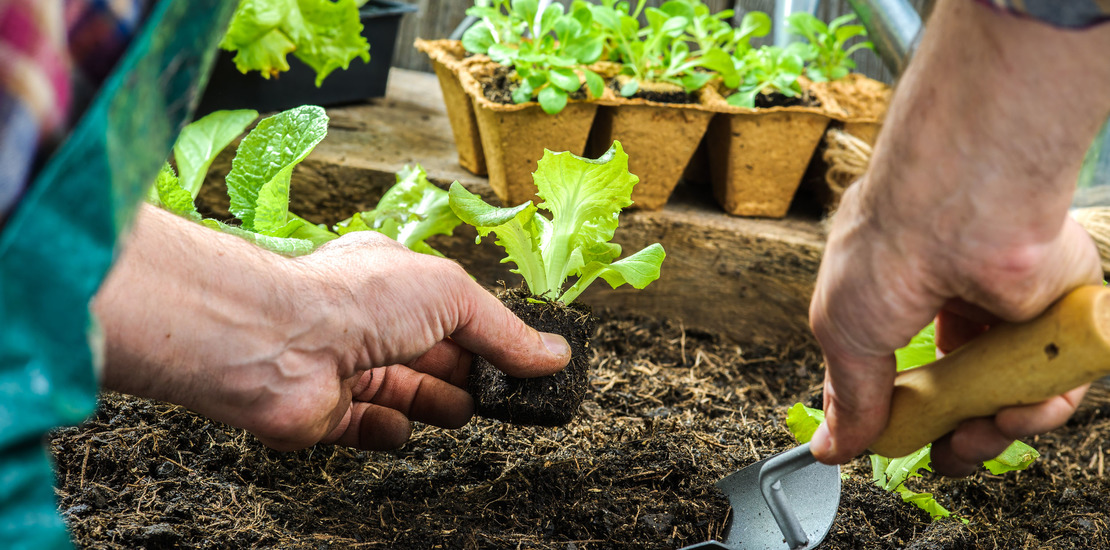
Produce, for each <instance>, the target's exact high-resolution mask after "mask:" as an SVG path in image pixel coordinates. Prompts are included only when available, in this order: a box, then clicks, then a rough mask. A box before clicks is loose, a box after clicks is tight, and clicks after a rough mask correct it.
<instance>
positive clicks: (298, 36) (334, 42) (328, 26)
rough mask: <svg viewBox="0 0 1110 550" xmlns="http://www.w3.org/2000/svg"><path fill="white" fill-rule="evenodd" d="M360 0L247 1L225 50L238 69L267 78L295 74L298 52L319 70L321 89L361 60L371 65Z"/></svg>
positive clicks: (237, 15)
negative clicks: (338, 72)
mask: <svg viewBox="0 0 1110 550" xmlns="http://www.w3.org/2000/svg"><path fill="white" fill-rule="evenodd" d="M358 6H359V2H356V1H355V0H334V1H333V0H241V1H240V3H239V7H238V8H236V10H235V15H234V16H233V17H232V20H231V24H230V25H229V26H228V30H227V34H226V35H225V36H224V39H223V41H221V42H220V47H221V48H223V49H225V50H228V51H234V52H237V53H236V55H235V66H236V67H237V68H238V69H239V70H240V71H241V72H243V73H246V72H249V71H258V72H260V73H261V74H262V76H263V77H265V78H270V77H271V76H277V75H278V74H280V73H282V72H284V71H288V70H289V63H288V61H287V60H286V55H288V54H290V53H292V54H293V55H295V56H297V58H298V59H300V60H301V61H303V62H304V63H305V64H306V65H308V66H310V67H312V68H313V69H315V70H316V85H317V86H319V85H320V84H321V83H323V81H324V78H325V77H327V75H328V74H329V73H330V72H331V71H333V70H335V69H337V68H344V69H346V68H347V66H348V65H349V64H350V62H351V61H352V60H354V59H355V58H356V57H360V58H362V60H363V61H364V62H369V61H370V44H369V43H368V42H367V41H366V38H365V37H363V36H362V22H361V21H360V20H359V14H358Z"/></svg>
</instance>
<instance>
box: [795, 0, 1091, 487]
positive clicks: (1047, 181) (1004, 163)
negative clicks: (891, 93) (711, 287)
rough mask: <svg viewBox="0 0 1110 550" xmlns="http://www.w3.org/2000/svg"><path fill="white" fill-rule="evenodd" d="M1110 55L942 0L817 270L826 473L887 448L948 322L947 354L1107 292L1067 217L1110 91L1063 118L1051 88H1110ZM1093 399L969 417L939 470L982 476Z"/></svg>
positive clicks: (1086, 39) (937, 450) (1067, 36)
mask: <svg viewBox="0 0 1110 550" xmlns="http://www.w3.org/2000/svg"><path fill="white" fill-rule="evenodd" d="M1046 41H1049V42H1051V43H1052V46H1051V47H1046V46H1045V44H1046ZM1108 46H1110V34H1108V29H1105V28H1104V29H1096V30H1092V31H1084V32H1077V31H1062V30H1059V29H1054V28H1051V27H1048V26H1045V25H1042V24H1040V23H1037V22H1035V21H1032V20H1027V19H1019V18H1016V17H1011V16H1008V15H1003V14H999V13H997V12H994V11H992V10H991V9H990V8H988V7H985V6H982V5H979V4H976V3H972V2H962V1H958V0H956V1H953V0H942V1H941V2H940V3H938V5H937V7H936V9H935V11H934V14H933V16H932V19H931V20H930V28H929V32H928V33H927V34H926V36H925V39H924V41H923V43H922V45H921V48H920V50H919V51H918V53H917V54H916V58H915V59H914V61H913V63H911V65H910V68H909V69H908V71H907V73H906V74H905V75H904V76H903V78H902V80H901V82H900V84H899V87H898V89H897V91H896V94H895V97H894V99H893V100H892V103H891V108H890V111H889V113H888V116H887V120H886V122H885V124H884V130H883V133H882V135H881V136H880V138H879V142H878V143H877V144H876V148H875V152H874V155H873V157H872V160H871V166H870V168H869V171H868V173H867V174H866V175H865V176H864V178H863V179H862V180H861V181H860V182H858V183H857V184H855V185H854V186H853V187H852V188H850V189H849V191H848V193H846V195H845V197H844V199H843V201H842V202H841V205H840V210H839V211H838V212H837V214H836V216H835V218H834V220H833V224H832V227H831V229H830V234H829V241H828V246H827V248H826V250H825V254H824V258H823V260H822V264H821V269H820V271H819V274H818V279H817V284H816V290H815V294H814V297H813V301H812V304H811V307H810V321H811V324H812V327H813V331H814V334H815V336H816V338H817V340H818V342H819V343H820V344H821V347H822V349H823V351H824V354H825V359H826V364H827V371H826V378H825V396H824V397H825V409H826V411H825V412H826V423H825V424H824V426H823V427H822V428H821V429H819V430H818V432H817V433H816V434H815V436H814V439H813V443H812V449H813V451H814V454H815V455H816V456H817V457H818V458H819V459H820V460H822V461H824V462H828V463H842V462H846V461H848V460H850V459H851V458H853V457H854V456H856V455H857V454H859V453H861V452H863V451H864V450H865V449H866V448H867V446H868V445H870V444H871V443H872V442H873V441H874V440H875V439H876V438H877V437H878V435H879V433H880V432H881V430H882V428H883V427H884V426H885V424H886V421H887V415H888V411H889V405H890V397H891V391H892V388H893V380H894V375H895V363H894V355H893V353H894V350H895V349H897V348H899V347H902V346H904V345H905V344H907V343H908V342H909V340H910V338H912V337H913V335H914V334H916V333H917V332H918V331H919V330H920V329H922V328H923V327H924V326H925V325H927V324H928V323H929V321H931V320H933V319H934V317H935V318H936V320H937V339H938V348H939V349H940V350H941V351H950V350H952V349H954V348H956V347H958V346H959V345H962V344H963V343H965V342H967V341H968V340H969V339H971V338H973V337H974V336H975V335H977V334H979V333H980V332H982V331H983V330H986V329H988V327H989V326H990V325H991V324H993V323H995V322H997V321H999V320H1005V321H1023V320H1028V319H1031V318H1033V317H1035V316H1036V315H1037V314H1039V313H1040V312H1041V311H1043V310H1044V309H1045V308H1047V307H1048V306H1049V305H1050V304H1051V303H1053V302H1054V301H1056V300H1057V299H1058V298H1059V297H1061V296H1062V295H1063V294H1065V293H1066V292H1067V291H1069V290H1071V289H1073V288H1075V287H1078V286H1080V285H1083V284H1092V283H1098V282H1099V281H1100V279H1101V275H1102V274H1101V268H1100V266H1099V261H1098V254H1097V251H1096V250H1095V248H1094V245H1093V244H1092V242H1091V240H1090V237H1089V236H1088V235H1087V234H1086V233H1085V232H1084V231H1083V230H1082V228H1080V227H1079V226H1078V225H1077V224H1075V223H1074V222H1073V221H1071V220H1070V219H1069V218H1068V217H1067V209H1068V205H1069V202H1070V200H1071V193H1072V191H1073V189H1074V185H1075V181H1076V178H1077V174H1078V167H1079V164H1080V161H1081V159H1082V156H1083V153H1084V151H1085V150H1086V147H1087V146H1088V145H1089V144H1090V142H1091V140H1092V139H1093V137H1094V135H1095V133H1096V132H1097V130H1098V127H1099V124H1100V123H1101V121H1102V120H1105V117H1106V115H1107V114H1108V112H1110V103H1108V102H1107V101H1106V99H1105V94H1101V92H1099V93H1094V92H1092V93H1090V94H1087V93H1079V94H1076V95H1075V96H1074V97H1073V99H1075V101H1074V102H1064V103H1054V105H1056V107H1049V104H1050V103H1051V100H1050V99H1049V98H1050V97H1051V96H1052V95H1054V94H1055V92H1053V91H1052V86H1051V84H1050V83H1051V82H1060V81H1072V80H1070V79H1072V78H1073V77H1074V78H1079V79H1080V80H1083V81H1084V82H1085V84H1084V85H1091V86H1096V88H1093V89H1103V88H1101V87H1098V86H1104V85H1105V84H1110V71H1105V70H1102V71H1099V72H1098V73H1091V72H1090V71H1088V70H1087V69H1086V67H1087V66H1088V65H1087V63H1089V62H1090V61H1089V60H1085V59H1084V57H1085V55H1086V54H1085V53H1081V52H1087V51H1088V50H1087V48H1092V47H1097V48H1100V49H1098V50H1097V51H1106V48H1107V47H1108ZM1091 51H1095V50H1091ZM1061 52H1065V53H1061ZM1069 56H1070V57H1069ZM1087 79H1090V80H1087ZM941 83H943V85H941ZM1082 86H1083V85H1081V89H1082ZM1002 89H1004V90H1006V91H1005V92H999V91H998V90H1002ZM1084 391H1085V389H1084V388H1077V389H1076V390H1074V391H1072V392H1069V393H1068V394H1065V395H1063V396H1059V397H1057V398H1054V399H1051V400H1049V401H1046V402H1044V403H1040V404H1037V405H1031V406H1026V407H1014V408H1009V409H1005V410H1003V411H1001V412H1000V413H999V414H997V415H996V416H995V417H994V418H980V419H973V420H969V421H966V422H964V423H963V424H962V425H961V426H960V427H959V428H957V429H956V430H955V431H954V432H953V433H952V434H950V435H949V436H947V437H946V438H944V439H942V440H940V441H939V442H937V443H936V444H935V445H934V447H933V466H934V469H935V470H936V471H938V472H940V473H943V474H948V475H966V474H968V473H970V472H971V471H973V470H974V468H975V466H976V464H978V463H979V462H981V461H983V460H988V459H990V458H993V457H994V456H996V455H997V454H999V453H1000V452H1001V451H1003V450H1004V449H1005V447H1006V446H1007V445H1008V444H1009V443H1010V442H1011V441H1012V440H1013V439H1016V438H1020V437H1025V436H1028V435H1032V434H1036V433H1041V432H1044V431H1048V430H1050V429H1053V428H1055V427H1057V426H1059V425H1061V424H1062V423H1064V422H1065V421H1066V420H1067V418H1068V417H1069V416H1070V415H1071V414H1072V412H1073V411H1074V410H1075V407H1076V406H1077V404H1078V402H1079V400H1080V399H1081V398H1082V395H1083V392H1084Z"/></svg>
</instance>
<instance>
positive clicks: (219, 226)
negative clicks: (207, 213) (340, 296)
mask: <svg viewBox="0 0 1110 550" xmlns="http://www.w3.org/2000/svg"><path fill="white" fill-rule="evenodd" d="M200 223H201V225H204V226H205V227H209V228H211V229H215V230H216V231H221V232H223V233H227V234H229V235H235V236H236V237H239V238H241V239H246V240H248V241H250V242H252V243H254V244H256V245H258V246H260V247H262V248H265V249H266V250H269V251H270V252H275V253H277V254H281V255H282V256H304V255H305V254H308V253H310V252H312V251H313V250H315V249H316V245H315V244H313V243H312V241H309V240H307V239H296V238H291V237H273V236H270V235H263V234H261V233H255V232H253V231H247V230H245V229H243V228H241V227H235V226H233V225H228V224H226V223H223V222H221V221H217V220H213V219H208V218H206V219H204V220H201V222H200Z"/></svg>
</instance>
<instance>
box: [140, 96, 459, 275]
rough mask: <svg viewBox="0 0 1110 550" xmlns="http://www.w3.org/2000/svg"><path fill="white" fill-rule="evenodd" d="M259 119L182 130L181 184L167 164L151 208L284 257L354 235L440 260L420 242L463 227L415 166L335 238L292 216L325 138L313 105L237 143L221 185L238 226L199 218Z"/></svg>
mask: <svg viewBox="0 0 1110 550" xmlns="http://www.w3.org/2000/svg"><path fill="white" fill-rule="evenodd" d="M256 118H258V113H257V112H255V111H252V110H240V111H216V112H214V113H212V114H210V115H208V116H206V117H204V118H202V119H200V120H197V121H196V122H193V123H192V124H189V125H188V126H186V127H185V128H184V129H183V130H182V131H181V135H180V136H178V138H177V143H176V144H174V162H175V163H176V164H177V167H178V169H179V170H180V171H181V175H180V177H179V176H178V174H177V173H175V172H174V170H173V168H172V167H171V166H170V164H169V163H166V164H165V165H164V166H163V167H162V170H161V171H160V172H159V174H158V177H157V179H156V180H155V184H154V186H152V187H151V190H150V193H149V195H148V201H149V202H150V203H152V204H154V205H156V206H160V207H162V208H165V209H166V210H169V211H171V212H173V213H175V214H177V215H179V216H182V217H184V218H188V219H190V220H193V221H196V222H198V223H201V224H202V225H205V226H207V227H210V228H212V229H216V230H218V231H222V232H224V233H229V234H233V235H236V236H239V237H242V238H244V239H247V240H249V241H251V242H253V243H255V244H257V245H259V246H262V247H263V248H266V249H268V250H271V251H273V252H277V253H279V254H283V255H286V256H299V255H303V254H308V253H309V252H312V251H313V250H315V249H316V248H317V247H319V246H320V245H322V244H324V243H326V242H328V241H330V240H332V239H335V238H337V237H338V236H339V235H342V234H345V233H349V232H351V231H377V232H379V233H382V234H384V235H386V236H387V237H390V238H392V239H395V240H397V241H399V242H401V243H402V244H404V245H405V246H406V247H408V248H409V249H412V250H415V251H417V252H423V253H426V254H433V255H437V256H442V254H440V253H439V252H438V251H436V250H434V249H432V247H430V246H428V244H427V243H425V242H424V241H425V239H427V238H428V237H431V236H432V235H439V234H444V235H450V234H451V232H452V231H453V230H454V228H455V227H457V226H458V225H459V224H460V223H462V221H461V220H459V219H458V217H457V216H455V213H454V212H453V211H452V210H451V208H450V206H449V205H448V198H447V191H444V190H443V189H440V188H438V187H436V186H435V185H434V184H432V183H431V182H430V181H428V174H427V172H425V171H424V169H423V168H421V167H420V166H416V167H415V168H410V167H408V166H406V167H405V168H404V169H402V170H401V171H400V172H398V174H397V183H396V184H395V185H394V186H393V187H390V188H389V189H388V190H386V192H385V194H384V195H383V196H382V199H381V200H380V201H379V202H378V205H377V207H375V208H374V209H373V210H370V211H367V212H361V213H359V214H356V215H354V216H352V217H350V218H348V219H347V220H344V221H342V222H340V223H339V224H338V225H337V226H336V230H337V232H338V234H337V233H333V232H332V231H329V230H328V229H327V228H326V227H325V226H324V225H314V224H312V223H311V222H309V221H307V220H305V219H304V218H302V217H300V216H298V215H296V214H293V213H292V212H290V211H289V189H290V178H291V176H292V173H293V168H294V167H295V166H296V165H297V164H298V163H300V162H301V161H302V160H304V158H305V157H307V156H308V154H309V153H310V152H311V151H312V149H313V148H314V147H315V146H316V144H318V143H319V142H320V140H322V139H323V138H324V136H325V135H326V134H327V126H328V117H327V114H326V113H325V112H324V110H323V109H321V108H320V107H316V106H311V105H309V106H304V107H298V108H296V109H291V110H288V111H285V112H282V113H279V114H276V115H274V116H272V117H269V118H267V119H264V120H262V121H261V122H259V123H258V126H257V127H255V129H254V130H252V131H251V132H250V133H249V134H247V136H246V137H244V138H243V141H242V142H241V143H240V144H239V149H238V150H237V152H236V156H235V159H234V160H233V161H232V169H231V173H229V174H228V175H227V178H226V179H227V189H228V196H229V198H230V200H231V211H232V213H233V214H235V216H236V217H237V218H238V219H239V221H240V224H239V225H230V224H227V223H223V222H221V221H218V220H214V219H202V218H201V215H200V213H199V212H197V209H196V206H195V201H196V197H197V194H198V193H199V191H200V187H201V185H202V184H203V183H204V178H205V175H206V174H207V173H208V168H209V167H210V166H211V165H212V161H213V160H215V158H216V156H217V155H219V154H220V152H221V151H223V149H224V148H226V147H227V146H228V145H229V144H230V143H231V142H232V141H234V140H235V138H237V137H239V136H240V135H241V134H242V133H243V131H244V130H246V129H247V127H248V126H250V124H251V123H252V122H254V120H255V119H256Z"/></svg>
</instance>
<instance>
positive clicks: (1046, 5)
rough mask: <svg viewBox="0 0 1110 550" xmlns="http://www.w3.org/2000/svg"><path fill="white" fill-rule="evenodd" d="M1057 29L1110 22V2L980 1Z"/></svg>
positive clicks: (1107, 0)
mask: <svg viewBox="0 0 1110 550" xmlns="http://www.w3.org/2000/svg"><path fill="white" fill-rule="evenodd" d="M979 1H980V2H981V3H983V4H988V5H991V6H994V7H996V8H999V9H1003V10H1006V11H1009V12H1013V13H1018V14H1022V15H1027V16H1029V17H1033V18H1036V19H1039V20H1041V21H1044V22H1045V23H1049V24H1051V25H1055V26H1057V27H1069V28H1081V27H1090V26H1092V25H1097V24H1099V23H1104V22H1106V21H1110V0H979Z"/></svg>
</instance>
